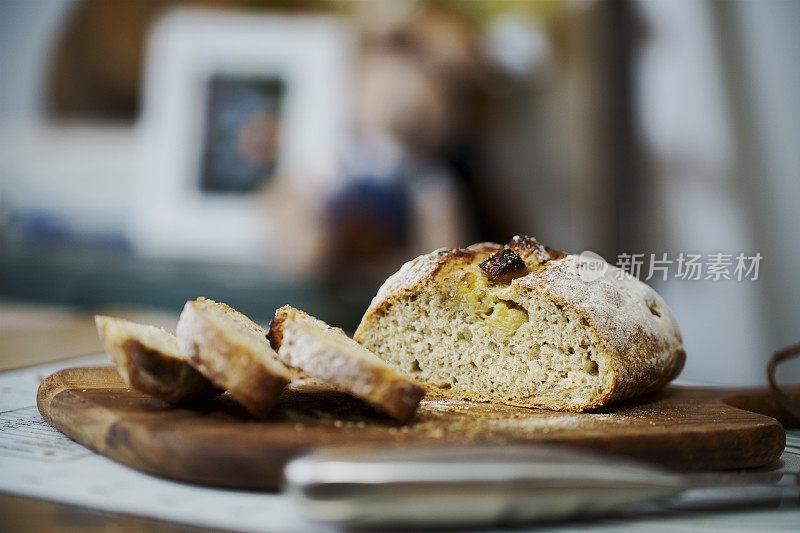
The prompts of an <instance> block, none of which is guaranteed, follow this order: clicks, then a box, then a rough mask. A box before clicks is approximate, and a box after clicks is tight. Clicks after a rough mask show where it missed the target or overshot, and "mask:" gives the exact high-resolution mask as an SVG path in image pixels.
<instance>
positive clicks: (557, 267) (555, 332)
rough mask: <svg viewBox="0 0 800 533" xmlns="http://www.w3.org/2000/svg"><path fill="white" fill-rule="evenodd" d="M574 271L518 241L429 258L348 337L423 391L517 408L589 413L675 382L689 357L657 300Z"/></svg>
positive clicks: (627, 283)
mask: <svg viewBox="0 0 800 533" xmlns="http://www.w3.org/2000/svg"><path fill="white" fill-rule="evenodd" d="M581 266H582V265H581V262H580V261H579V258H578V257H577V256H567V255H564V254H563V253H561V252H556V251H554V250H551V249H549V248H546V247H544V246H542V245H540V244H539V243H538V242H537V241H536V240H535V239H533V238H530V237H524V236H523V237H520V236H518V237H515V238H514V239H512V240H511V242H509V243H508V245H506V246H502V245H499V244H495V243H479V244H475V245H472V246H470V247H468V248H465V249H440V250H436V251H434V252H432V253H430V254H427V255H422V256H420V257H417V258H416V259H414V260H412V261H409V262H408V263H406V264H405V265H403V267H402V268H401V269H400V270H399V271H398V272H397V273H396V274H394V275H393V276H391V277H390V278H389V279H387V280H386V282H385V283H384V284H383V286H382V287H381V288H380V290H379V291H378V294H377V295H376V296H375V298H374V299H373V300H372V304H371V305H370V307H369V309H368V310H367V312H366V313H365V315H364V317H363V319H362V320H361V324H360V325H359V327H358V330H357V331H356V334H355V339H356V341H358V342H359V343H361V344H362V345H364V346H365V347H366V348H367V349H369V350H371V351H372V352H373V353H375V354H376V355H377V356H379V357H380V358H382V359H383V360H385V361H387V362H390V363H393V364H395V365H396V366H397V367H398V368H399V369H400V370H402V371H403V372H405V373H407V374H409V375H411V376H412V377H414V378H415V379H416V380H417V381H418V382H420V383H422V384H424V385H426V386H427V387H428V389H429V391H430V392H433V393H436V392H438V393H440V394H443V395H447V396H452V397H457V398H463V399H469V400H477V401H498V402H503V403H507V404H510V405H517V406H523V407H542V408H546V409H554V410H566V411H584V410H586V409H592V408H595V407H598V406H601V405H605V404H607V403H609V402H613V401H618V400H623V399H626V398H631V397H633V396H636V395H639V394H643V393H646V392H649V391H653V390H656V389H658V388H660V387H663V386H664V385H666V384H667V383H668V382H669V381H670V380H672V379H674V378H675V377H676V376H677V375H678V374H679V373H680V371H681V369H682V368H683V364H684V361H685V359H686V353H685V351H684V349H683V345H682V339H681V334H680V330H679V329H678V324H677V322H676V320H675V317H674V316H673V315H672V313H671V312H670V310H669V308H668V307H667V305H666V304H665V303H664V300H663V299H662V298H661V297H660V296H659V295H658V294H657V293H656V292H655V291H654V290H653V289H651V288H650V287H649V286H648V285H646V284H645V283H643V282H641V281H639V280H638V279H636V278H634V277H632V276H630V275H628V274H626V273H624V272H622V271H620V269H618V268H616V267H614V266H611V265H607V264H605V263H604V268H605V272H604V273H598V274H596V275H586V272H585V271H581Z"/></svg>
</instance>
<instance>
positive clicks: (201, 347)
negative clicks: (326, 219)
mask: <svg viewBox="0 0 800 533" xmlns="http://www.w3.org/2000/svg"><path fill="white" fill-rule="evenodd" d="M177 337H178V345H179V346H180V349H181V350H182V351H183V353H184V354H186V357H187V359H188V360H189V362H190V363H191V364H192V366H194V367H195V368H196V369H197V370H198V371H200V372H201V373H202V374H203V375H204V376H206V377H207V378H208V379H209V380H211V382H212V383H214V384H215V385H217V386H218V387H220V388H223V389H226V390H227V391H228V393H229V394H230V395H231V396H232V397H233V399H235V400H236V401H237V402H239V403H240V404H241V405H242V406H244V407H245V408H246V409H247V410H248V411H249V412H250V413H252V414H253V415H255V416H258V417H264V416H266V415H268V414H269V412H270V411H271V410H272V408H273V407H274V405H275V404H276V403H277V401H278V397H279V396H280V394H281V391H282V390H283V388H284V387H285V386H286V385H287V384H288V383H289V381H290V380H291V379H292V372H291V371H290V370H289V369H288V368H286V366H285V365H284V364H283V363H281V362H280V360H278V357H277V355H276V354H275V352H274V351H273V350H272V348H271V347H270V345H269V342H268V341H267V338H266V331H265V330H264V329H263V328H262V327H260V326H258V325H256V324H255V323H253V322H252V321H251V320H250V319H249V318H247V317H246V316H244V315H243V314H241V313H239V312H237V311H235V310H234V309H231V308H230V307H228V306H227V305H225V304H223V303H218V302H215V301H213V300H209V299H206V298H198V299H197V300H192V301H188V302H186V305H185V306H184V308H183V312H181V316H180V319H179V320H178V328H177Z"/></svg>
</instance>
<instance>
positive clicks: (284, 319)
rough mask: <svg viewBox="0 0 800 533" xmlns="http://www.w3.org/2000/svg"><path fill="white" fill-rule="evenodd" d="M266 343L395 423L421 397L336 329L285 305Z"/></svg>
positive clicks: (413, 386)
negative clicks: (394, 419) (381, 412)
mask: <svg viewBox="0 0 800 533" xmlns="http://www.w3.org/2000/svg"><path fill="white" fill-rule="evenodd" d="M269 339H270V342H271V344H272V347H273V348H274V349H275V351H276V352H277V353H278V357H280V359H281V360H282V361H283V362H284V363H286V364H287V365H289V366H292V367H296V368H299V369H300V370H302V371H303V372H305V373H306V374H308V375H309V376H310V377H312V378H316V379H319V380H322V381H325V382H326V383H329V384H331V385H333V386H335V387H337V388H338V389H340V390H343V391H346V392H349V393H351V394H353V395H354V396H357V397H359V398H361V399H363V400H366V401H367V402H369V403H371V404H372V405H374V406H376V407H378V408H380V409H381V410H383V411H385V412H387V413H389V414H390V415H392V416H393V417H395V418H397V419H399V420H407V419H409V418H410V417H411V416H412V415H413V414H414V411H415V410H416V408H417V406H418V405H419V402H420V400H421V399H422V397H423V395H424V394H425V389H424V388H423V387H420V386H419V385H417V384H416V383H414V382H413V381H411V380H410V379H409V378H408V377H406V376H404V375H403V374H402V373H400V372H399V371H398V370H396V369H394V368H392V367H391V366H389V365H387V364H386V363H384V362H383V361H382V360H380V359H379V358H378V357H376V356H375V354H373V353H371V352H370V351H369V350H367V349H366V348H364V347H363V346H361V345H360V344H358V343H357V342H356V341H354V340H353V339H351V338H350V337H348V336H347V335H346V334H345V332H344V331H342V330H341V329H339V328H332V327H331V326H329V325H328V324H326V323H325V322H323V321H322V320H319V319H317V318H314V317H312V316H310V315H308V314H306V313H304V312H303V311H300V310H299V309H295V308H293V307H290V306H288V305H284V306H283V307H281V308H280V309H278V310H277V311H276V312H275V318H273V319H272V322H271V323H270V328H269Z"/></svg>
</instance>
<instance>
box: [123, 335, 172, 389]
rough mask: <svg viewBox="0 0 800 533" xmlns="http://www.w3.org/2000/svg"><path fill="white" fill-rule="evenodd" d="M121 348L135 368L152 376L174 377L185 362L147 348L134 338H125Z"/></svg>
mask: <svg viewBox="0 0 800 533" xmlns="http://www.w3.org/2000/svg"><path fill="white" fill-rule="evenodd" d="M122 349H123V350H124V351H125V353H126V354H128V357H130V359H131V361H132V362H133V364H134V365H135V367H136V368H138V369H140V371H143V372H146V373H148V374H151V375H153V376H165V377H166V378H167V379H175V378H176V377H177V376H178V374H179V373H180V371H181V368H182V367H183V366H184V364H185V363H184V362H183V361H180V360H177V359H175V358H173V357H167V356H165V355H164V354H162V353H161V352H159V351H157V350H152V349H150V348H148V347H147V346H145V345H144V344H142V343H141V342H139V341H138V340H136V339H127V340H126V341H125V342H123V343H122Z"/></svg>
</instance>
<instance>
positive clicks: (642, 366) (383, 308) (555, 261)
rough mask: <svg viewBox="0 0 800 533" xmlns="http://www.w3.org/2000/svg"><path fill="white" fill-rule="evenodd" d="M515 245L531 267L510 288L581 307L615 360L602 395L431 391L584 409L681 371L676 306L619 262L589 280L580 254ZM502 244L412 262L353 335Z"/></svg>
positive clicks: (527, 241)
mask: <svg viewBox="0 0 800 533" xmlns="http://www.w3.org/2000/svg"><path fill="white" fill-rule="evenodd" d="M509 247H510V248H512V249H513V250H515V252H516V253H517V254H518V255H520V257H522V258H523V260H524V261H525V263H526V265H527V266H528V268H529V270H530V272H529V273H528V274H527V275H524V276H521V277H518V278H516V279H514V280H513V281H512V282H511V287H512V288H513V289H514V290H516V291H517V293H518V294H519V295H521V296H523V297H524V295H525V294H526V293H532V292H536V293H537V294H539V295H541V296H542V297H544V298H546V299H548V300H550V301H552V302H554V303H556V304H557V305H560V306H565V307H567V308H569V309H571V310H573V311H575V312H576V313H577V314H578V315H579V316H580V317H582V318H583V319H585V320H586V322H587V324H588V325H589V326H590V327H591V329H592V331H593V332H594V333H595V335H596V337H597V338H598V339H599V342H600V343H601V345H602V346H603V347H604V348H605V351H606V354H607V355H608V359H609V361H610V364H609V365H608V372H609V376H608V378H607V386H606V387H605V389H604V391H603V394H602V395H601V397H599V398H596V399H595V400H594V401H591V402H588V403H586V404H584V405H580V406H575V405H574V404H571V403H570V402H568V401H566V400H564V401H558V400H549V399H548V400H547V401H546V402H539V403H537V402H533V401H519V402H518V401H514V400H508V399H507V398H502V397H499V396H492V395H476V394H468V395H465V394H463V393H459V392H457V391H454V390H452V389H450V390H439V391H429V393H433V394H438V395H442V396H449V397H459V398H463V399H469V400H475V401H498V402H504V403H508V404H510V405H516V406H521V407H544V408H547V409H556V410H572V411H583V410H586V409H592V408H595V407H598V406H600V405H604V404H607V403H609V402H612V401H619V400H623V399H626V398H631V397H633V396H637V395H640V394H643V393H646V392H649V391H653V390H656V389H658V388H660V387H663V386H664V385H666V384H667V383H668V382H669V381H671V380H672V379H674V378H675V377H677V375H678V374H679V373H680V371H681V369H682V368H683V365H684V362H685V359H686V352H685V351H684V349H683V345H682V339H681V335H680V330H679V329H678V325H677V322H676V321H675V318H674V316H673V315H672V313H671V312H670V310H669V308H668V307H667V306H666V304H665V303H664V301H663V300H662V299H661V297H660V296H659V295H658V294H657V293H656V292H655V291H653V290H652V289H651V288H650V287H648V286H647V285H645V284H644V283H642V282H640V281H638V280H636V279H633V278H630V277H629V276H628V277H624V276H621V275H620V274H621V273H620V271H619V269H617V268H616V267H613V266H609V270H608V272H606V275H605V276H603V277H601V278H600V279H598V280H593V281H584V280H583V279H582V278H581V276H580V275H579V272H578V267H577V259H576V258H575V256H566V255H564V254H563V253H561V252H557V251H555V250H551V249H549V248H547V247H544V246H542V245H540V244H539V243H538V242H536V240H535V239H532V238H530V237H515V238H514V239H512V240H511V242H510V243H509ZM502 248H503V246H501V245H499V244H494V243H480V244H477V245H473V246H470V247H468V248H466V249H460V250H459V249H457V250H446V249H440V250H436V251H434V252H432V253H430V254H427V255H422V256H419V257H417V258H416V259H413V260H411V261H409V262H407V263H406V264H404V265H403V266H402V267H401V269H400V270H399V271H398V272H397V273H395V274H394V275H392V276H391V277H390V278H389V279H387V280H386V282H385V283H384V285H383V286H382V287H381V288H380V289H379V291H378V294H377V295H376V296H375V298H373V300H372V303H371V305H370V307H369V308H368V309H367V311H366V313H365V314H364V317H363V318H362V320H361V324H360V325H359V327H358V329H357V330H356V333H355V336H354V338H355V339H356V341H360V340H361V339H362V338H363V337H364V336H366V332H367V331H368V330H370V328H372V327H373V325H374V324H376V322H377V321H378V320H380V319H381V317H382V316H384V315H385V314H386V313H387V312H388V310H389V309H390V308H391V307H392V306H393V305H394V304H395V302H397V301H399V300H401V299H403V298H405V297H406V296H407V295H409V294H412V293H414V292H415V291H417V290H420V289H421V287H423V286H426V285H429V284H437V283H439V282H440V280H441V279H444V278H445V276H446V275H447V273H448V271H449V270H450V269H452V268H453V267H454V266H456V265H459V264H464V263H471V262H475V261H480V260H482V259H484V258H486V257H488V256H489V255H491V254H492V253H494V252H496V251H498V250H500V249H502ZM617 278H621V279H617Z"/></svg>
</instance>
